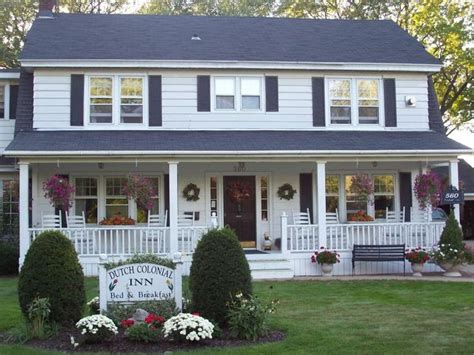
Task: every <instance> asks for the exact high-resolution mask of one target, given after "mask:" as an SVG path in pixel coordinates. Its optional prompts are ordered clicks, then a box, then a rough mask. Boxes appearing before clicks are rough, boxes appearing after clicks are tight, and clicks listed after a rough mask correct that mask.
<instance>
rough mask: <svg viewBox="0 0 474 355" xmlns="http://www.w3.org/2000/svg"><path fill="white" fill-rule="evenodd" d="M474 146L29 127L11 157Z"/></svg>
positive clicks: (449, 151) (416, 152)
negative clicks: (50, 129) (45, 129)
mask: <svg viewBox="0 0 474 355" xmlns="http://www.w3.org/2000/svg"><path fill="white" fill-rule="evenodd" d="M472 152H473V151H472V150H471V149H470V148H468V147H466V146H464V145H462V144H460V143H457V142H455V141H453V140H451V139H449V138H447V137H446V136H445V135H444V134H441V133H437V132H433V131H341V130H338V131H217V130H214V131H176V130H148V131H99V130H97V131H96V130H94V131H92V130H87V131H86V130H81V131H24V132H19V133H18V134H17V135H16V137H15V139H14V140H13V141H12V142H11V143H10V145H9V146H8V147H7V148H6V149H5V152H4V154H5V155H7V156H17V157H27V156H36V157H40V156H43V157H51V156H54V157H56V156H108V155H109V156H110V155H113V156H117V155H120V156H126V155H128V156H138V155H145V156H187V155H189V156H196V155H201V156H207V155H208V156H212V155H216V156H223V155H243V156H245V155H247V156H252V155H257V156H259V155H269V156H285V155H287V156H298V155H308V156H311V155H312V156H315V157H324V156H338V155H340V156H350V155H358V156H360V155H367V156H374V155H380V156H385V155H394V156H397V155H398V156H400V155H406V156H426V155H430V154H431V155H433V154H437V155H457V154H466V153H468V154H469V153H472Z"/></svg>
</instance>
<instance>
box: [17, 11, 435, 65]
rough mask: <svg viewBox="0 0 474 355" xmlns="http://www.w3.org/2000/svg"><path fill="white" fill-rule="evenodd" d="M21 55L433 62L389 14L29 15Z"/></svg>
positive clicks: (39, 57) (40, 57)
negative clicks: (362, 16)
mask: <svg viewBox="0 0 474 355" xmlns="http://www.w3.org/2000/svg"><path fill="white" fill-rule="evenodd" d="M194 35H196V36H197V37H199V39H200V40H192V39H191V38H192V37H193V36H194ZM21 59H22V60H163V61H166V60H172V61H245V62H289V63H295V62H298V63H380V64H383V63H385V64H387V63H390V64H425V65H426V64H434V65H439V64H440V63H439V61H438V60H437V59H435V58H434V57H432V56H431V55H430V54H428V53H427V52H426V51H425V49H424V47H423V46H422V45H421V44H420V43H419V42H418V41H416V40H415V39H414V38H413V37H411V36H410V35H408V33H406V32H405V31H404V30H402V29H401V28H400V27H399V26H398V25H396V24H395V23H394V22H392V21H390V20H377V21H368V20H311V19H288V18H264V17H258V18H257V17H256V18H253V17H252V18H251V17H224V16H223V17H209V16H158V15H84V14H55V15H54V16H53V17H50V18H43V17H39V18H38V19H36V21H35V22H34V24H33V26H32V28H31V30H30V31H29V33H28V36H27V40H26V43H25V46H24V49H23V52H22V54H21Z"/></svg>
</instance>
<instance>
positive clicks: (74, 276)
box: [18, 231, 86, 324]
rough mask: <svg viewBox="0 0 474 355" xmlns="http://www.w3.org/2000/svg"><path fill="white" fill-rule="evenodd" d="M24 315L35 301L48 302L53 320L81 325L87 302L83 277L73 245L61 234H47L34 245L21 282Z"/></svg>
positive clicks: (21, 305)
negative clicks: (38, 299) (47, 300)
mask: <svg viewBox="0 0 474 355" xmlns="http://www.w3.org/2000/svg"><path fill="white" fill-rule="evenodd" d="M18 296H19V300H20V307H21V310H22V312H23V314H24V315H25V316H26V315H27V314H28V306H29V305H30V303H31V302H32V301H33V300H34V299H35V298H36V297H41V298H48V299H49V302H50V304H51V319H52V320H53V321H55V322H58V323H62V324H65V323H66V324H67V323H71V322H76V321H78V320H79V319H80V318H81V316H82V312H83V311H84V306H85V302H86V294H85V289H84V274H83V272H82V267H81V265H80V264H79V260H78V258H77V254H76V251H75V250H74V248H73V246H72V243H71V242H70V241H69V239H68V238H66V237H65V236H64V235H63V234H62V233H60V232H58V231H45V232H43V233H41V234H40V235H38V237H37V238H36V239H35V240H34V241H33V243H32V244H31V247H30V249H29V250H28V252H27V254H26V256H25V262H24V264H23V267H22V268H21V271H20V278H19V281H18Z"/></svg>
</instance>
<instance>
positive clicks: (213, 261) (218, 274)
mask: <svg viewBox="0 0 474 355" xmlns="http://www.w3.org/2000/svg"><path fill="white" fill-rule="evenodd" d="M251 280H252V278H251V276H250V268H249V264H248V262H247V259H246V258H245V254H244V252H243V250H242V248H241V246H240V244H239V241H238V240H237V237H236V235H235V233H234V232H233V231H232V230H231V229H229V228H224V229H220V230H217V229H214V230H210V231H209V232H208V233H206V234H205V235H204V236H203V237H202V239H201V240H200V241H199V243H198V245H197V247H196V250H195V252H194V255H193V263H192V265H191V273H190V277H189V287H190V290H191V293H192V308H193V310H194V311H196V312H199V314H201V315H202V316H203V317H206V318H207V319H211V320H213V321H215V322H217V323H218V324H219V325H225V324H226V321H227V311H228V303H229V301H231V296H232V295H235V294H236V293H237V292H242V293H243V294H244V295H246V296H247V295H250V294H251V293H252V284H251Z"/></svg>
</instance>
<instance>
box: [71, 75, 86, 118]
mask: <svg viewBox="0 0 474 355" xmlns="http://www.w3.org/2000/svg"><path fill="white" fill-rule="evenodd" d="M71 126H84V75H81V74H72V75H71Z"/></svg>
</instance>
